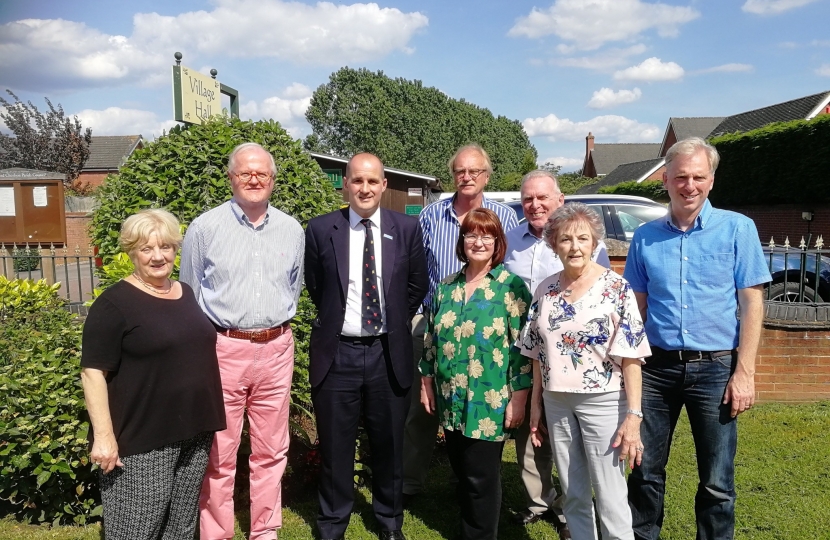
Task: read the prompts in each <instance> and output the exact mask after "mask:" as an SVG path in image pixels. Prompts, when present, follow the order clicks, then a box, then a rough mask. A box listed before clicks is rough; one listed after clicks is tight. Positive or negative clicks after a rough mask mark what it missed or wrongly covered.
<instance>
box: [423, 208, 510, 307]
mask: <svg viewBox="0 0 830 540" xmlns="http://www.w3.org/2000/svg"><path fill="white" fill-rule="evenodd" d="M455 197H456V196H453V197H452V198H450V199H443V200H440V201H437V202H434V203H432V204H430V205H429V206H427V207H426V208H424V210H423V211H422V212H421V215H420V216H418V221H420V223H421V229H422V230H423V232H424V252H425V253H426V256H427V274H428V275H429V292H428V293H427V297H426V298H425V299H424V305H425V306H431V305H432V295H433V293H434V292H435V289H436V288H437V287H438V283H439V282H440V281H441V280H442V279H444V278H445V277H447V276H448V275H450V274H454V273H455V272H458V271H459V270H461V261H459V260H458V256H456V254H455V245H456V244H457V243H458V233H459V231H460V230H461V223H460V222H459V221H458V215H457V214H456V213H455V208H454V207H453V201H455ZM481 205H482V207H484V208H487V209H488V210H492V211H493V212H495V214H496V216H498V218H499V220H500V221H501V226H502V228H503V229H504V231H505V232H507V231H509V230H510V229H512V228H514V227H517V226H518V225H519V220H518V218H517V217H516V212H514V211H513V209H512V208H510V207H509V206H507V205H505V204H501V203H499V202H496V201H491V200H490V199H488V198H487V197H484V200H483V201H482V204H481Z"/></svg>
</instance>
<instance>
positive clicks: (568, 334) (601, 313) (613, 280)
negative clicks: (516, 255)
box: [518, 270, 651, 394]
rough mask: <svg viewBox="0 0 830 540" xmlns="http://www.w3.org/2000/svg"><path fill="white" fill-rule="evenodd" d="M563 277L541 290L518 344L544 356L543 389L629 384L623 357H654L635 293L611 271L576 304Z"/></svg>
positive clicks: (582, 390)
mask: <svg viewBox="0 0 830 540" xmlns="http://www.w3.org/2000/svg"><path fill="white" fill-rule="evenodd" d="M560 275H561V272H560V273H557V274H554V275H552V276H550V277H549V278H547V279H546V280H545V281H543V282H542V283H541V284H540V285H539V287H538V288H537V289H536V294H535V295H534V296H533V303H532V304H531V306H530V313H529V315H528V323H527V325H526V326H525V328H524V331H523V332H522V337H521V339H520V340H519V343H518V345H519V348H520V349H521V351H522V354H524V355H527V356H529V357H530V358H533V359H536V360H539V363H540V366H539V367H540V368H541V370H540V371H541V372H542V389H543V390H549V391H553V392H573V393H583V394H590V393H602V392H613V391H617V390H621V389H623V388H625V386H624V381H623V373H622V366H621V362H622V358H640V359H642V358H643V357H646V356H650V355H651V348H650V347H649V344H648V340H647V339H646V334H645V329H644V327H643V321H642V319H641V317H640V311H639V310H638V309H637V300H636V299H635V298H634V291H632V290H631V286H630V285H629V284H628V282H627V281H626V280H625V279H623V278H622V276H620V275H619V274H617V273H615V272H613V271H611V270H606V271H605V272H604V273H603V274H602V276H600V278H599V279H598V280H597V282H596V283H594V284H593V285H592V286H591V288H590V289H589V290H588V291H587V292H586V293H585V294H584V295H583V296H582V297H581V298H580V299H579V300H577V301H575V302H574V303H573V304H571V303H569V302H568V301H567V298H565V297H564V295H562V288H561V286H560V284H559V277H560Z"/></svg>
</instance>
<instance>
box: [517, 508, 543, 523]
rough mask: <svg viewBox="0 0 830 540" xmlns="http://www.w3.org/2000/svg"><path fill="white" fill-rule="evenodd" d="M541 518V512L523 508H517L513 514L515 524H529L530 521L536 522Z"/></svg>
mask: <svg viewBox="0 0 830 540" xmlns="http://www.w3.org/2000/svg"><path fill="white" fill-rule="evenodd" d="M540 519H542V514H537V513H536V512H534V511H533V510H530V509H528V508H525V509H524V510H519V511H518V512H516V514H515V515H514V516H513V523H515V524H516V525H522V526H524V525H530V524H531V523H536V522H537V521H539V520H540Z"/></svg>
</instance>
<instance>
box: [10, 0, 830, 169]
mask: <svg viewBox="0 0 830 540" xmlns="http://www.w3.org/2000/svg"><path fill="white" fill-rule="evenodd" d="M829 20H830V0H685V1H680V0H665V1H662V2H654V1H651V0H648V1H647V0H555V1H551V0H547V1H541V2H531V1H525V0H511V1H487V0H479V1H471V0H470V1H468V0H459V1H446V0H420V1H415V0H383V1H381V2H379V3H365V4H362V3H340V2H338V3H329V2H320V3H315V2H310V1H303V2H285V1H279V0H213V1H197V0H178V1H175V2H173V1H170V0H166V1H159V0H144V1H142V2H119V1H113V0H107V1H105V0H73V1H71V2H66V1H58V0H42V1H33V0H2V1H0V89H5V88H10V89H12V90H13V91H14V92H15V93H17V94H18V96H20V97H21V98H22V99H24V100H32V101H33V102H34V103H35V105H37V106H39V107H41V108H44V107H45V102H44V101H43V97H44V96H46V97H49V98H50V99H51V100H52V102H53V103H60V104H61V105H63V107H64V109H65V110H66V112H67V113H70V114H77V115H78V116H79V117H80V118H81V119H82V121H83V123H84V125H85V126H89V127H91V128H92V130H93V135H95V134H97V135H126V134H135V133H141V134H142V135H144V136H145V137H146V138H152V137H153V136H155V135H159V134H160V133H161V132H162V130H163V129H169V128H170V127H171V126H172V125H174V122H173V121H172V120H171V119H172V116H173V103H172V90H171V69H170V66H172V65H173V64H174V59H173V53H174V52H176V51H181V52H182V53H183V54H184V61H183V64H184V65H186V66H188V67H191V68H194V69H198V70H200V71H203V72H205V73H207V72H208V70H209V69H210V68H216V69H218V71H219V77H218V78H219V80H220V81H222V82H223V83H225V84H228V85H230V86H233V87H235V88H236V89H238V90H239V92H240V100H241V103H242V116H243V117H244V118H254V119H258V118H274V119H276V120H278V121H279V122H280V123H281V124H282V125H283V126H284V127H286V128H287V129H288V130H289V132H290V133H291V134H292V135H294V136H295V137H303V136H305V135H306V134H308V133H309V132H310V128H309V126H308V124H307V123H306V122H305V119H304V116H303V113H304V111H305V108H306V107H307V106H308V101H309V98H310V96H311V93H312V92H313V91H314V89H315V88H317V87H318V86H319V85H321V84H324V83H325V82H326V81H327V80H328V77H329V75H330V74H331V73H332V72H333V71H336V70H337V69H339V68H340V67H343V66H347V65H348V66H350V67H354V68H357V67H366V68H368V69H371V70H383V72H384V73H385V74H387V75H389V76H390V77H404V78H407V79H419V80H421V81H423V83H424V85H425V86H434V87H436V88H438V89H440V90H441V91H443V92H445V93H446V94H448V95H449V96H451V97H454V98H464V99H466V100H467V101H470V102H472V103H475V104H477V105H480V106H482V107H487V108H488V109H490V110H491V111H492V112H493V113H494V114H497V115H504V116H507V117H509V118H512V119H516V120H519V121H521V122H522V123H523V125H524V127H525V130H526V131H527V133H528V135H529V136H530V137H531V141H532V142H533V144H534V145H535V146H536V148H537V150H538V151H539V161H540V163H544V162H545V161H553V162H554V163H557V164H559V165H563V168H564V170H573V169H575V168H578V167H579V166H581V164H582V159H583V157H584V152H585V136H586V135H587V134H588V131H592V132H593V133H594V135H595V137H596V142H597V143H606V142H660V141H661V140H662V137H663V133H664V130H665V127H666V124H667V122H668V119H669V117H671V116H727V115H730V114H735V113H738V112H743V111H746V110H750V109H754V108H757V107H763V106H766V105H771V104H774V103H778V102H781V101H786V100H789V99H794V98H798V97H802V96H806V95H810V94H814V93H817V92H821V91H827V90H830V32H828V31H827V22H828V21H829ZM0 128H2V126H0Z"/></svg>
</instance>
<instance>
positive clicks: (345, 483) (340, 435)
mask: <svg viewBox="0 0 830 540" xmlns="http://www.w3.org/2000/svg"><path fill="white" fill-rule="evenodd" d="M385 341H386V336H381V337H377V338H343V339H342V340H341V341H340V344H339V349H338V355H337V358H335V360H334V362H333V363H332V366H331V368H330V369H329V372H328V374H327V375H326V378H325V379H324V380H323V382H322V383H320V384H319V385H318V386H317V387H314V388H312V390H311V398H312V401H313V403H314V411H315V414H316V416H317V434H318V437H319V439H320V457H321V462H322V465H321V470H320V485H319V494H318V497H319V505H320V506H319V510H318V515H317V527H318V529H319V531H320V535H321V536H322V537H323V538H337V537H339V536H342V535H343V534H344V532H345V531H346V528H347V527H348V526H349V516H350V515H351V511H352V506H353V505H354V456H355V440H356V438H357V427H358V423H359V421H360V411H361V404H362V405H363V411H364V426H365V428H366V432H367V435H368V437H369V447H370V451H371V456H372V465H371V469H372V509H373V510H374V514H375V518H376V519H377V520H378V523H379V524H380V528H381V530H389V531H394V530H399V529H401V527H402V526H403V430H404V422H405V421H406V415H407V413H408V412H409V388H401V387H400V386H399V385H398V383H397V380H396V379H395V375H394V372H393V371H392V365H391V362H390V360H389V358H388V355H387V354H386V353H385V351H386V350H388V348H387V347H385Z"/></svg>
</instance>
